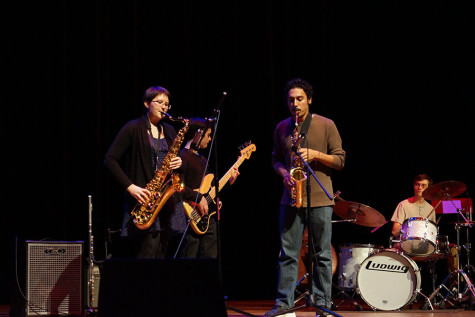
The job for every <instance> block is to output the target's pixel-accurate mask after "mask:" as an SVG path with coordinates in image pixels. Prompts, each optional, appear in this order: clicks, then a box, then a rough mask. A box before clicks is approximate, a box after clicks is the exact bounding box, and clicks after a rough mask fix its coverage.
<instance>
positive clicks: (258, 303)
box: [226, 299, 475, 317]
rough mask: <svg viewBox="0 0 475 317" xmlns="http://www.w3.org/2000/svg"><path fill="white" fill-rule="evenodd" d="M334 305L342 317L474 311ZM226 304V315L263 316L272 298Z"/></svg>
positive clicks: (464, 316) (426, 316)
mask: <svg viewBox="0 0 475 317" xmlns="http://www.w3.org/2000/svg"><path fill="white" fill-rule="evenodd" d="M333 303H334V305H336V306H337V308H336V309H335V310H332V311H333V312H334V313H335V314H337V316H344V317H363V316H371V317H383V316H384V317H401V316H409V317H431V316H436V317H448V316H453V314H457V317H468V316H475V311H473V310H467V309H464V308H455V307H449V308H447V309H440V308H439V307H434V310H430V309H429V310H422V309H421V305H422V304H423V303H421V302H419V301H415V302H414V303H412V304H409V305H407V306H405V307H403V308H401V309H399V310H397V311H373V310H372V309H371V308H370V307H369V306H368V305H366V303H364V302H363V301H362V300H360V299H357V300H353V301H351V302H350V301H348V300H345V301H340V300H338V299H337V300H333ZM355 304H358V305H360V306H361V309H362V310H361V311H357V310H356V308H357V307H356V306H355ZM226 305H227V314H228V317H245V316H259V317H260V316H264V313H265V312H267V311H269V310H270V309H272V307H273V305H274V301H273V300H242V301H232V300H231V301H228V302H227V303H226ZM301 305H302V304H301ZM295 313H296V316H297V317H304V316H305V317H307V316H308V317H309V316H312V317H313V316H315V313H316V311H315V309H314V308H309V307H304V308H302V309H299V310H297V311H296V312H295Z"/></svg>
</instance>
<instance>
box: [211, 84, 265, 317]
mask: <svg viewBox="0 0 475 317" xmlns="http://www.w3.org/2000/svg"><path fill="white" fill-rule="evenodd" d="M226 95H227V93H226V92H225V91H224V92H223V96H222V97H221V100H220V101H219V103H218V106H217V107H216V109H214V118H212V119H213V120H212V121H214V129H213V131H214V133H213V139H212V141H211V145H210V149H209V150H210V153H211V151H213V153H214V178H213V184H214V188H215V193H216V197H215V200H216V239H217V241H216V244H217V248H218V258H217V260H218V278H219V282H220V284H221V285H223V275H222V274H223V270H222V258H221V227H220V222H221V208H220V200H219V192H220V188H219V175H218V146H217V143H218V142H217V138H216V135H217V132H218V123H219V118H220V116H221V111H220V110H219V108H220V106H221V104H222V103H223V101H224V99H225V98H226ZM225 299H226V296H225ZM225 306H226V309H229V310H233V311H235V312H238V313H241V314H244V315H246V316H250V317H257V316H255V315H252V314H250V313H247V312H245V311H242V310H239V309H237V308H233V307H230V306H228V304H227V303H225Z"/></svg>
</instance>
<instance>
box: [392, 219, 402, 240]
mask: <svg viewBox="0 0 475 317" xmlns="http://www.w3.org/2000/svg"><path fill="white" fill-rule="evenodd" d="M400 231H401V224H400V223H399V222H393V230H392V231H391V234H392V235H393V237H399V232H400Z"/></svg>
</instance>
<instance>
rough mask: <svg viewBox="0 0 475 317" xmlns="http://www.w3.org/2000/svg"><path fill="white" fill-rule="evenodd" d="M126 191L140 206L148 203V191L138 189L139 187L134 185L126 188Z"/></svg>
mask: <svg viewBox="0 0 475 317" xmlns="http://www.w3.org/2000/svg"><path fill="white" fill-rule="evenodd" d="M127 191H128V192H129V194H130V195H131V196H132V197H134V198H135V199H137V201H138V202H139V203H141V204H145V203H146V202H147V201H148V199H149V197H150V195H151V193H150V191H149V190H148V189H145V188H142V187H139V186H137V185H134V184H132V185H130V186H129V187H127Z"/></svg>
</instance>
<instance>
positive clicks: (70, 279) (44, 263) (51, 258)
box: [26, 241, 83, 316]
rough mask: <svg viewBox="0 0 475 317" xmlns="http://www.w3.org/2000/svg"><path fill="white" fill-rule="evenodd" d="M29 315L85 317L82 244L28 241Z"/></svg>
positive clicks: (27, 311)
mask: <svg viewBox="0 0 475 317" xmlns="http://www.w3.org/2000/svg"><path fill="white" fill-rule="evenodd" d="M26 247H27V258H26V265H27V267H26V270H27V276H26V315H27V316H38V315H78V316H80V315H82V312H83V307H82V298H81V295H82V290H81V289H82V287H81V285H82V252H83V242H82V241H74V242H69V241H26Z"/></svg>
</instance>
